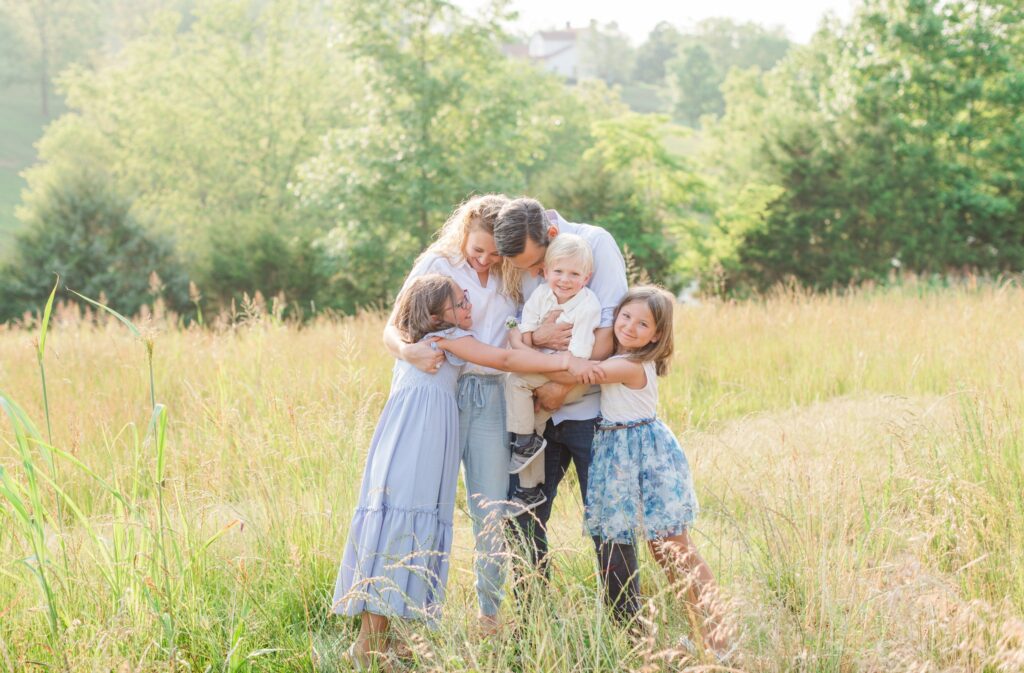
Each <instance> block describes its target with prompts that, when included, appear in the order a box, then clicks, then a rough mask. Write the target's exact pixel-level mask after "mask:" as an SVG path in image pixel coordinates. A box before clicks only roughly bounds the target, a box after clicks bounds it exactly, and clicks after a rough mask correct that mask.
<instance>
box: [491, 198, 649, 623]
mask: <svg viewBox="0 0 1024 673" xmlns="http://www.w3.org/2000/svg"><path fill="white" fill-rule="evenodd" d="M563 232H564V233H572V234H576V235H577V236H580V237H582V238H583V239H584V240H585V241H587V243H588V244H589V245H590V248H591V251H592V253H593V257H594V268H593V273H592V275H591V277H590V282H589V283H588V284H587V287H589V288H590V289H591V290H592V291H593V292H594V294H596V295H597V298H598V300H599V301H600V303H601V321H600V323H599V324H598V328H597V330H595V332H594V334H595V341H594V348H593V351H592V355H591V357H592V358H593V359H595V360H604V359H606V358H608V357H609V356H610V355H611V354H612V349H613V341H612V321H613V316H614V313H615V308H616V306H618V303H619V301H620V300H621V299H622V297H623V296H625V294H626V289H627V283H626V265H625V262H624V260H623V258H622V253H621V252H620V251H619V247H618V245H617V244H616V243H615V239H614V238H612V236H611V234H609V233H608V232H607V231H605V230H604V229H601V228H600V227H595V226H592V225H589V224H576V223H572V222H567V221H566V220H565V219H563V218H562V217H561V216H560V215H559V214H558V213H557V212H555V211H554V210H548V211H545V210H544V208H543V207H542V206H541V204H540V203H539V202H537V201H536V200H535V199H529V198H520V199H514V200H512V201H510V202H508V203H507V204H505V206H503V207H502V209H501V210H500V211H499V213H498V217H497V220H496V221H495V224H494V244H495V247H497V249H498V254H499V255H501V256H502V257H506V258H508V259H509V260H510V261H511V263H512V265H513V266H515V267H517V268H519V269H521V270H522V271H524V272H526V273H527V274H528V276H529V277H528V278H525V279H524V281H523V296H529V295H530V293H531V292H532V291H533V290H534V289H535V288H536V287H537V286H538V285H539V284H540V282H541V280H542V279H541V276H542V274H543V271H544V256H545V253H546V252H547V246H548V244H549V243H550V242H551V240H552V239H554V238H555V237H557V236H558V235H559V234H560V233H563ZM558 313H559V311H552V312H550V313H549V314H548V315H547V316H546V318H545V320H544V323H543V324H542V325H540V326H539V327H538V328H537V330H536V331H534V332H533V345H534V346H538V347H545V348H552V349H556V350H565V349H566V348H567V347H568V345H569V340H570V338H571V336H572V325H571V324H569V323H556V322H555V319H556V318H557V317H558ZM548 376H549V378H551V379H552V381H551V382H550V383H547V384H545V385H544V386H541V387H540V388H538V389H537V390H536V391H535V395H536V397H537V400H538V402H539V404H540V405H541V406H542V407H544V408H545V409H547V410H549V411H552V412H554V413H553V415H552V417H551V420H550V421H548V425H547V430H546V431H545V433H544V438H545V439H546V440H547V448H546V450H545V453H544V495H545V496H546V497H547V501H546V502H544V503H542V504H541V505H539V506H538V507H537V508H536V509H534V510H533V511H532V512H528V513H526V514H523V515H522V516H520V517H519V518H518V519H516V526H517V528H518V531H519V533H520V535H521V536H522V539H523V541H524V543H525V548H526V551H527V553H528V554H529V555H530V561H531V562H532V563H534V564H536V565H537V566H538V567H540V568H541V570H542V571H544V572H545V573H546V572H547V553H548V540H547V530H546V529H547V523H548V519H549V518H550V516H551V509H552V505H553V504H554V500H555V496H556V495H557V493H558V485H559V483H560V482H561V481H562V478H563V477H564V476H565V474H566V472H567V471H568V469H569V465H570V463H571V464H573V465H575V467H576V475H577V477H578V478H579V483H580V495H581V496H582V497H583V500H584V502H585V501H586V497H587V476H588V472H589V469H590V457H591V454H590V446H591V443H592V441H593V439H594V426H595V425H596V422H597V417H598V414H599V412H600V389H599V388H597V387H594V388H593V389H592V390H591V391H589V392H588V393H587V394H586V395H584V396H583V397H582V398H581V399H580V400H578V401H576V402H573V403H571V404H566V405H565V406H563V401H564V400H565V396H566V395H567V394H568V393H569V391H570V390H572V388H573V385H574V384H575V380H574V379H573V378H572V377H571V376H568V375H567V374H564V373H563V374H553V375H552V374H549V375H548ZM594 543H595V547H596V549H597V553H598V556H599V561H600V566H599V567H601V568H608V569H609V571H608V573H607V575H606V577H605V578H604V580H605V595H606V599H607V601H608V602H609V603H610V604H612V605H615V607H616V612H617V613H618V614H619V616H620V617H623V618H629V617H631V616H632V615H633V614H635V612H636V609H637V606H636V605H632V604H622V603H623V601H621V600H620V598H622V597H627V601H626V602H631V601H635V599H629V598H628V597H635V596H636V595H637V592H636V591H635V590H633V591H630V590H628V589H627V590H625V591H624V588H625V587H626V586H627V584H632V583H635V582H636V569H637V564H636V555H635V552H634V550H633V548H632V547H631V546H623V545H614V544H601V543H600V541H599V540H596V539H595V540H594ZM634 588H635V587H634Z"/></svg>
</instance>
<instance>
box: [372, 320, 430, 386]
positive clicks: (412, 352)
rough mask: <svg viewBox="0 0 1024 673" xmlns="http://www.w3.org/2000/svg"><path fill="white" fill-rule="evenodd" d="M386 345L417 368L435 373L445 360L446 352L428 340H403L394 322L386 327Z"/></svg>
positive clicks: (398, 356) (391, 351) (395, 355)
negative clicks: (408, 341)
mask: <svg viewBox="0 0 1024 673" xmlns="http://www.w3.org/2000/svg"><path fill="white" fill-rule="evenodd" d="M384 346H385V347H386V348H387V349H388V352H389V353H391V355H392V356H394V357H395V358H397V359H399V360H405V361H406V362H408V363H409V364H411V365H412V366H413V367H416V369H419V370H420V371H423V372H426V373H428V374H433V373H434V372H436V371H437V369H438V367H439V366H440V364H441V362H442V361H443V360H444V353H442V352H441V351H436V350H434V349H433V348H431V347H430V343H429V342H427V341H421V342H420V343H416V344H410V343H406V342H405V341H403V340H402V333H401V332H399V331H398V328H397V327H395V326H394V325H393V324H392V323H390V322H389V323H388V324H387V325H386V326H385V327H384Z"/></svg>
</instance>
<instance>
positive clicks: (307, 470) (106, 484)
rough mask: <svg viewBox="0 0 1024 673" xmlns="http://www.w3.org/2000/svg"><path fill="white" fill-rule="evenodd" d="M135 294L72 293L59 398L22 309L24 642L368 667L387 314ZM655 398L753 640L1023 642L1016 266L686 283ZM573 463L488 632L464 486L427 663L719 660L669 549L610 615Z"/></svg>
mask: <svg viewBox="0 0 1024 673" xmlns="http://www.w3.org/2000/svg"><path fill="white" fill-rule="evenodd" d="M158 313H159V312H158ZM135 322H136V324H137V325H138V327H139V328H140V331H141V336H136V335H134V334H133V333H132V332H131V330H129V329H128V328H127V327H126V326H125V325H124V324H122V323H120V322H118V321H117V320H116V319H114V318H111V317H109V316H105V315H104V316H102V317H100V318H95V317H93V318H92V319H86V318H85V317H83V315H82V313H81V312H80V311H79V310H78V309H76V308H74V307H67V306H65V307H63V308H58V309H57V310H55V311H54V315H53V318H52V320H51V325H50V329H49V332H48V333H47V335H46V339H45V349H43V354H42V362H43V363H44V365H45V384H46V403H45V404H44V397H43V386H42V383H41V376H40V367H39V362H38V358H37V356H38V354H39V352H40V349H39V339H40V334H41V333H40V326H39V325H38V324H29V325H24V326H21V327H6V328H3V327H0V396H2V400H3V402H2V403H3V411H4V412H5V413H4V414H2V416H3V418H2V419H0V466H2V480H0V495H2V497H0V671H5V672H14V671H22V670H63V671H97V670H104V671H107V670H110V671H168V670H173V671H231V672H234V671H249V670H252V671H281V670H288V671H312V670H322V671H334V670H342V671H343V670H347V668H346V667H345V664H344V663H342V662H341V659H340V653H341V652H342V651H343V650H344V648H345V647H346V646H347V644H348V642H349V641H350V639H351V634H352V633H353V630H354V624H353V622H352V621H350V620H345V619H339V618H333V617H328V608H329V603H330V599H331V592H332V590H333V584H334V578H335V572H336V568H337V564H338V562H339V560H340V556H341V552H342V548H343V544H344V541H345V535H346V531H347V527H348V524H349V520H350V515H351V507H352V505H353V503H354V501H355V499H356V497H357V494H358V489H359V480H360V476H361V471H362V467H363V461H364V458H365V455H366V449H367V446H368V444H369V440H370V437H371V434H372V432H373V429H374V424H375V421H376V417H377V414H378V412H379V411H380V409H381V407H382V406H383V404H384V401H385V399H386V396H387V390H388V384H389V380H390V368H391V360H390V358H389V357H388V356H387V354H386V353H385V350H384V348H383V347H382V345H381V339H380V334H381V329H382V324H383V318H382V316H380V315H377V314H365V315H360V316H357V317H351V318H336V319H328V318H323V319H319V320H316V321H314V322H312V323H310V324H306V325H301V326H300V325H295V324H291V323H288V322H286V321H281V320H280V319H279V318H277V317H275V315H274V312H273V311H269V312H268V311H265V310H262V309H261V308H260V306H259V305H258V304H256V303H254V304H252V305H250V306H249V307H248V308H247V310H246V311H245V312H244V315H243V316H241V319H239V320H237V321H235V322H234V323H233V324H229V323H228V322H218V323H217V324H214V323H215V322H216V321H214V320H212V319H211V320H209V322H210V324H209V325H208V326H207V327H205V328H200V327H198V326H193V327H191V328H188V329H184V328H181V327H180V326H177V325H176V323H175V321H174V320H172V319H168V318H167V317H166V316H160V315H157V316H155V317H154V316H149V317H144V318H143V317H140V318H138V319H136V320H135ZM150 354H151V355H152V364H153V368H152V372H153V377H152V382H151V378H150V369H149V366H148V362H149V355H150ZM151 385H152V393H151ZM151 394H152V397H151ZM154 401H155V402H156V404H157V405H158V406H157V407H156V411H155V412H154V404H153V402H154ZM19 409H21V410H23V412H21V411H19ZM47 410H48V413H47ZM661 415H662V417H663V418H664V419H665V420H666V421H667V422H668V423H669V424H670V426H671V427H672V428H673V429H674V430H675V431H676V432H677V433H678V435H679V436H680V438H681V440H682V442H683V445H684V447H685V449H686V451H687V453H688V455H689V459H690V463H691V465H692V466H693V468H694V473H695V478H696V482H697V489H698V494H699V496H700V499H701V502H702V507H703V511H702V516H701V518H700V520H699V521H698V525H697V528H696V533H695V538H696V539H697V541H698V544H699V545H700V547H701V548H702V550H703V553H704V555H705V557H706V559H707V560H708V562H709V563H710V565H711V567H712V568H713V569H714V571H715V573H716V574H717V576H718V578H719V580H720V583H721V587H722V590H723V600H724V601H725V603H726V604H727V606H728V615H729V617H728V622H729V626H730V628H731V630H732V632H733V637H734V639H735V640H736V641H737V642H738V643H739V649H738V655H737V656H736V658H735V659H734V660H733V661H732V662H731V664H730V666H731V667H732V668H733V669H736V670H746V671H759V672H761V671H763V672H766V673H767V672H775V671H780V672H781V671H808V672H809V671H835V672H853V671H914V672H917V673H925V672H939V671H951V672H952V671H956V672H966V671H989V672H992V673H996V672H999V673H1003V672H1010V671H1021V670H1024V554H1022V553H1021V550H1022V549H1024V457H1022V456H1024V289H1022V288H1021V287H1020V286H1019V285H1017V284H1013V283H1003V284H982V285H974V284H971V283H965V284H964V285H961V286H959V287H956V288H947V289H941V290H935V289H931V288H928V287H926V286H924V285H914V284H911V285H909V286H904V287H899V288H893V289H884V290H883V289H868V290H862V291H858V292H854V293H850V294H845V295H805V294H803V293H800V292H789V293H787V292H779V293H777V294H775V295H772V296H770V297H768V298H764V299H760V300H757V301H749V302H739V303H727V302H707V303H705V304H703V305H701V306H695V307H679V311H678V315H677V355H676V358H675V361H674V366H673V369H672V371H671V373H670V374H669V376H668V377H667V378H666V379H663V380H662V382H661ZM47 419H49V420H47ZM48 426H49V427H48ZM33 436H35V439H33ZM48 446H52V447H53V448H52V449H51V448H48ZM460 488H461V487H460ZM561 493H562V496H561V497H560V498H559V500H558V501H557V507H556V514H555V517H554V519H553V523H552V531H551V532H552V537H553V541H554V548H555V551H554V552H553V553H554V562H553V569H552V575H551V579H550V583H549V584H547V585H544V584H543V583H541V582H540V581H539V580H538V579H537V578H536V577H530V576H526V577H522V578H520V580H519V581H520V582H521V587H522V590H521V591H520V592H519V593H518V595H519V596H521V597H523V596H526V597H532V600H526V599H523V600H521V601H513V600H511V599H509V600H506V602H505V605H504V607H503V612H502V619H503V622H504V623H505V628H504V629H503V631H502V632H501V633H500V634H499V635H497V636H494V637H483V636H481V635H480V634H479V633H478V632H477V631H476V630H475V629H474V622H475V597H474V595H473V587H472V571H471V561H472V536H471V533H470V528H469V522H468V519H467V516H466V513H465V512H466V507H465V499H464V494H462V493H461V492H460V502H459V506H458V507H457V532H456V542H455V550H454V555H455V558H454V559H453V567H452V575H451V581H450V584H449V590H450V594H449V602H448V605H447V608H446V612H445V615H444V618H443V621H442V622H441V624H440V625H439V627H438V628H437V629H436V630H428V629H424V628H418V627H409V628H404V629H403V634H404V635H405V636H407V637H408V638H409V639H410V641H411V642H412V644H413V649H414V650H415V652H416V654H417V656H416V659H415V660H414V661H413V662H412V663H410V664H409V665H408V669H409V670H416V671H487V672H492V671H493V672H497V671H521V672H532V671H565V672H569V671H578V672H582V671H624V670H642V671H650V672H654V671H661V670H666V671H667V670H694V671H696V670H701V671H708V670H714V669H715V668H716V666H715V664H714V663H713V661H710V660H701V659H700V657H693V658H690V659H682V658H680V657H678V656H676V655H677V651H676V647H675V645H676V643H677V641H678V638H679V636H680V635H681V634H686V633H691V627H690V619H689V618H688V617H687V613H686V612H685V610H683V609H682V607H681V605H680V603H679V602H678V601H677V600H676V598H675V595H674V590H673V588H672V587H670V586H667V585H666V582H665V580H664V578H663V576H662V575H661V574H660V573H659V572H658V571H657V568H656V567H655V565H654V563H653V561H652V560H651V559H650V558H649V555H647V556H645V558H644V559H643V562H642V571H643V573H644V574H643V577H642V582H643V587H644V593H645V596H647V597H648V599H647V607H646V609H645V610H646V612H645V619H646V620H648V622H649V625H650V626H649V629H648V632H647V636H646V637H645V638H642V639H640V640H635V639H633V638H631V637H630V635H628V634H626V633H623V632H621V631H620V630H619V629H618V628H617V627H616V626H615V624H614V623H613V622H611V621H610V620H609V618H608V616H607V615H606V614H605V612H604V611H603V609H602V608H601V601H600V593H599V588H598V585H597V581H596V568H595V561H594V557H593V553H592V550H591V547H590V542H589V540H587V539H586V538H584V536H583V535H582V531H581V525H580V521H581V503H580V498H579V494H578V490H577V487H576V482H575V479H574V477H573V476H572V475H570V476H569V477H568V478H567V480H566V481H565V482H563V487H562V491H561ZM523 605H527V606H529V607H527V608H524V607H522V606H523Z"/></svg>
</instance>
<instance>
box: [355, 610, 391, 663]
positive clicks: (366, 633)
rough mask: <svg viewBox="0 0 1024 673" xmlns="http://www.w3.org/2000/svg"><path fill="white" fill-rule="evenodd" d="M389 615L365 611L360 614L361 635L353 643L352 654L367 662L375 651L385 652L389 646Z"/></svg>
mask: <svg viewBox="0 0 1024 673" xmlns="http://www.w3.org/2000/svg"><path fill="white" fill-rule="evenodd" d="M388 625H389V621H388V618H387V617H384V616H383V615H378V614H374V613H372V612H363V613H362V614H361V615H360V622H359V635H357V636H356V640H355V642H354V643H352V650H351V652H352V654H353V655H354V656H355V657H358V658H359V659H360V660H361V661H363V662H365V661H366V660H367V659H368V658H369V657H371V656H372V654H373V653H374V652H384V650H386V649H387V647H388Z"/></svg>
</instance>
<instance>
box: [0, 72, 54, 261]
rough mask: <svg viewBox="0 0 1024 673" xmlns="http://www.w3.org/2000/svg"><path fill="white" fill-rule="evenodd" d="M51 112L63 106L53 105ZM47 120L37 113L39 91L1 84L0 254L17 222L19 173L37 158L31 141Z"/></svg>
mask: <svg viewBox="0 0 1024 673" xmlns="http://www.w3.org/2000/svg"><path fill="white" fill-rule="evenodd" d="M54 108H55V109H54V114H55V115H59V114H61V113H62V112H63V109H64V108H63V106H62V105H60V104H59V103H58V105H56V106H54ZM46 123H47V120H46V119H44V118H43V117H42V115H40V113H39V96H38V91H37V89H35V88H34V87H32V86H29V85H25V84H16V85H5V86H2V87H0V258H3V256H4V255H6V254H7V252H8V251H9V250H10V248H11V242H12V240H13V238H14V232H15V231H16V230H17V228H18V226H19V223H18V221H17V220H16V219H15V217H14V208H15V206H16V205H17V204H18V202H19V201H20V200H21V190H22V188H23V187H24V186H25V181H24V180H22V179H21V177H20V176H19V175H18V174H19V173H20V172H21V171H22V170H24V169H25V168H26V167H28V166H30V165H31V164H32V162H34V161H35V160H36V150H35V147H34V143H35V142H36V140H38V139H39V137H40V136H41V135H43V127H44V126H45V125H46Z"/></svg>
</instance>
